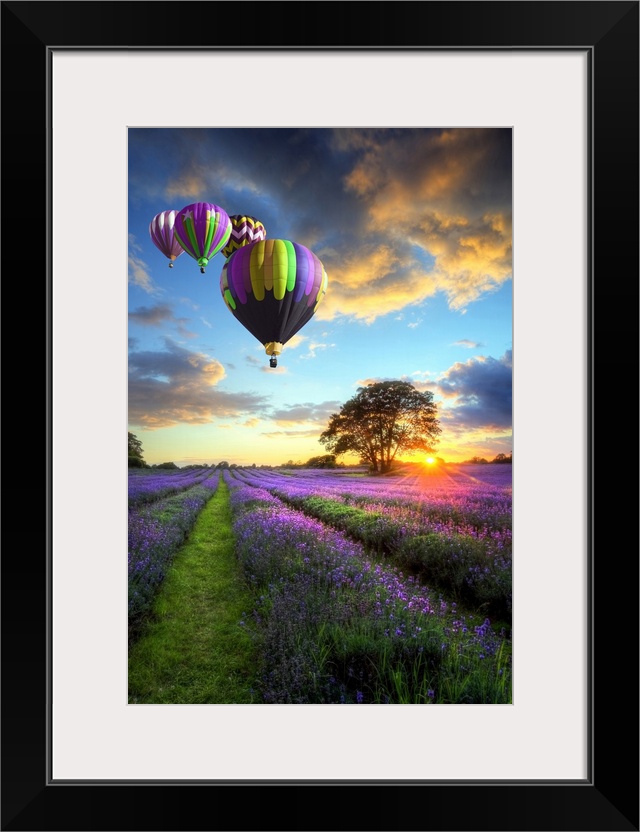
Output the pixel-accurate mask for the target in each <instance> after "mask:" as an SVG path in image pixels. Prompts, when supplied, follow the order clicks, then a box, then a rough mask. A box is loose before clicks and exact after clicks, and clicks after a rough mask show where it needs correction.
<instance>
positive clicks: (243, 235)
mask: <svg viewBox="0 0 640 832" xmlns="http://www.w3.org/2000/svg"><path fill="white" fill-rule="evenodd" d="M229 219H230V220H231V236H230V237H229V242H228V243H227V244H226V246H225V247H224V248H223V249H222V253H223V254H224V256H225V257H231V255H232V254H233V252H234V251H237V250H238V249H239V248H242V247H243V246H246V245H248V244H249V243H254V242H257V241H258V240H265V239H266V237H267V232H266V229H265V227H264V225H263V224H262V223H261V222H260V220H257V219H256V218H255V217H247V216H245V215H244V214H231V215H230V217H229Z"/></svg>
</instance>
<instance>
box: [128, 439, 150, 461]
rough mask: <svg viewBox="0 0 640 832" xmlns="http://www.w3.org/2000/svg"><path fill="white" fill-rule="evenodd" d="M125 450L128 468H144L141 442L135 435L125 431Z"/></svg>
mask: <svg viewBox="0 0 640 832" xmlns="http://www.w3.org/2000/svg"><path fill="white" fill-rule="evenodd" d="M127 449H128V455H129V468H146V467H147V463H146V462H145V461H144V458H143V456H142V442H141V441H140V440H139V439H138V437H137V436H136V435H135V433H131V431H127Z"/></svg>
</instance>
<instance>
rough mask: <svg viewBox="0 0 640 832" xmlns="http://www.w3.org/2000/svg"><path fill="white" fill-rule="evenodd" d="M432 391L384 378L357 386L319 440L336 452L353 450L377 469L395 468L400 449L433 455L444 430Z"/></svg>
mask: <svg viewBox="0 0 640 832" xmlns="http://www.w3.org/2000/svg"><path fill="white" fill-rule="evenodd" d="M436 414H437V405H436V404H435V403H434V402H433V393H430V392H428V391H426V392H424V393H421V392H420V391H418V390H416V388H415V387H414V386H413V385H412V384H409V383H408V382H406V381H380V382H376V383H375V384H368V385H367V386H366V387H359V388H358V391H357V393H356V395H355V396H354V397H353V398H351V399H349V401H348V402H346V403H345V404H343V405H342V407H341V408H340V412H339V413H334V414H332V416H331V418H330V419H329V426H328V427H327V429H326V430H325V431H324V432H323V433H322V434H321V436H320V439H319V441H320V442H321V443H322V444H323V445H324V446H325V447H326V448H327V450H329V451H331V452H332V453H334V454H336V455H340V454H344V453H347V452H349V451H350V452H352V453H356V454H359V455H360V458H361V459H362V460H363V461H364V462H367V463H368V464H369V466H370V467H371V469H372V470H373V471H379V472H380V473H385V472H387V471H389V470H390V469H391V466H392V464H393V461H394V459H395V457H396V454H397V453H398V452H399V451H400V452H402V451H405V452H406V451H408V452H412V451H422V452H424V453H432V452H433V445H434V444H435V443H436V442H437V438H436V437H437V436H438V435H439V434H440V433H442V431H441V429H440V425H439V422H438V419H437V418H436Z"/></svg>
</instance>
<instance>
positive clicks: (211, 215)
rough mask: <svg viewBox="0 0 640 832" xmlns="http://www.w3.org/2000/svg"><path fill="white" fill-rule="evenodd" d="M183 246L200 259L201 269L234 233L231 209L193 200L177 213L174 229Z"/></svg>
mask: <svg viewBox="0 0 640 832" xmlns="http://www.w3.org/2000/svg"><path fill="white" fill-rule="evenodd" d="M173 233H174V234H175V236H176V238H177V240H178V242H179V243H180V245H181V246H182V248H183V249H184V250H185V251H186V252H187V254H190V255H191V257H193V259H194V260H196V261H197V263H198V265H199V266H200V271H201V272H202V274H204V268H205V266H206V265H207V264H208V263H209V260H211V258H212V257H213V256H214V255H215V254H217V253H218V252H219V251H220V250H221V249H222V247H223V246H224V245H225V244H226V242H227V240H228V239H229V235H230V234H231V220H230V219H229V215H228V214H227V212H226V211H225V210H224V209H223V208H220V206H219V205H213V204H212V203H211V202H193V203H192V204H191V205H186V206H185V207H184V208H183V209H182V210H181V211H178V214H177V215H176V220H175V225H174V231H173Z"/></svg>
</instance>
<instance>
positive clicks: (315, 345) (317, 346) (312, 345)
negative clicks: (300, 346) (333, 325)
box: [287, 341, 335, 359]
mask: <svg viewBox="0 0 640 832" xmlns="http://www.w3.org/2000/svg"><path fill="white" fill-rule="evenodd" d="M287 346H288V345H287ZM333 347H335V344H322V343H319V342H316V341H310V342H309V352H306V353H304V355H301V356H300V358H302V359H307V358H315V357H316V353H317V352H318V351H320V352H322V351H323V350H329V349H332V348H333Z"/></svg>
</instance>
